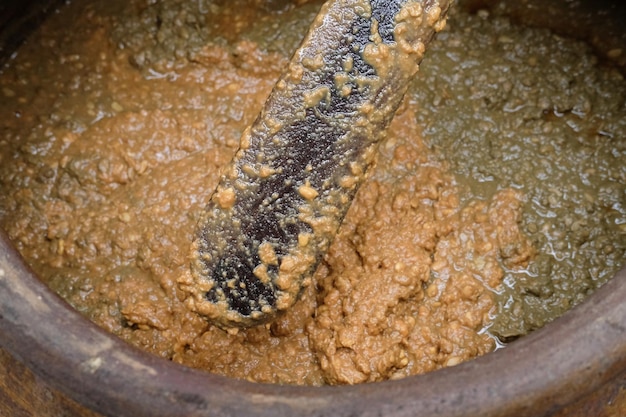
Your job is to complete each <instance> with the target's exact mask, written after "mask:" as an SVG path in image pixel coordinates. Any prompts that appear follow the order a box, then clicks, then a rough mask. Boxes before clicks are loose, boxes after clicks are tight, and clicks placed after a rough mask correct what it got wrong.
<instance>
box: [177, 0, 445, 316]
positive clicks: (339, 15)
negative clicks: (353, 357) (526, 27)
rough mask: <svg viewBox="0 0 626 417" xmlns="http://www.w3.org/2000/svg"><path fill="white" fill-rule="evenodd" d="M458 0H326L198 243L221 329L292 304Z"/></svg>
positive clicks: (200, 306)
mask: <svg viewBox="0 0 626 417" xmlns="http://www.w3.org/2000/svg"><path fill="white" fill-rule="evenodd" d="M450 2H451V0H369V1H368V0H330V1H328V2H327V3H326V4H325V5H324V6H323V7H322V9H321V11H320V13H319V15H318V16H317V17H316V19H315V20H314V22H313V23H312V25H311V28H310V29H309V33H308V34H307V35H306V37H305V39H304V41H303V43H302V45H301V46H300V47H299V49H298V50H297V51H296V52H295V54H294V56H293V58H292V60H291V62H290V64H289V66H288V68H287V70H286V72H285V73H284V74H283V76H282V77H281V78H280V80H279V81H278V82H277V84H276V86H275V87H274V90H273V91H272V93H271V95H270V96H269V98H268V100H267V102H266V103H265V106H264V108H263V110H262V111H261V114H260V115H259V116H258V118H257V119H256V121H255V122H254V123H253V124H252V126H250V127H249V128H248V129H247V130H246V131H245V132H244V134H243V136H242V138H241V144H240V149H239V150H238V152H237V153H236V155H235V157H234V159H233V161H232V162H231V164H230V165H229V166H228V167H227V169H226V171H225V173H224V175H223V177H222V178H221V180H220V183H219V185H218V187H217V189H216V191H215V192H214V194H213V195H212V197H211V201H210V203H209V205H208V206H207V207H206V210H205V211H204V213H203V215H202V217H201V220H200V222H199V226H198V231H197V234H196V239H195V241H194V242H193V245H192V259H193V260H192V277H193V282H191V283H190V284H189V285H187V286H185V289H186V290H187V291H189V292H190V294H191V296H190V298H189V299H188V304H189V305H190V307H191V308H192V309H193V310H195V311H197V312H198V313H200V314H202V315H204V316H206V317H207V318H208V319H209V320H211V321H213V322H215V323H216V324H218V325H220V326H222V327H246V326H254V325H257V324H261V323H265V322H267V321H269V320H271V319H272V318H274V317H275V316H276V315H277V314H278V313H279V312H280V311H283V310H286V309H288V308H289V307H290V306H292V305H293V304H294V303H295V302H296V300H297V299H298V296H299V295H300V293H301V292H302V289H303V288H304V287H305V286H307V285H309V283H310V282H311V278H310V277H311V275H312V274H313V272H314V271H315V268H316V266H317V265H318V263H319V261H320V260H321V258H322V256H323V255H324V254H325V253H326V251H327V250H328V247H329V245H330V243H331V242H332V240H333V238H334V236H335V233H336V232H337V229H338V227H339V225H340V223H341V221H342V220H343V218H344V216H345V214H346V211H347V210H348V207H349V206H350V203H351V202H352V199H353V197H354V195H355V193H356V191H357V189H358V187H359V185H360V184H361V183H362V182H363V179H364V177H365V175H366V172H367V170H368V167H369V166H370V164H371V162H372V160H373V158H374V155H375V153H376V149H377V144H378V142H379V141H380V139H381V138H382V137H384V135H385V131H386V129H387V127H388V126H389V123H390V122H391V120H392V118H393V116H394V113H395V111H396V110H397V108H398V106H399V104H400V101H401V99H402V97H403V96H404V93H405V92H406V90H407V88H408V85H409V82H410V80H411V79H412V78H413V76H414V75H415V74H416V72H417V70H418V65H419V63H420V62H421V60H422V58H423V55H424V52H425V50H426V46H427V45H428V43H429V42H430V41H431V39H432V38H433V36H434V34H435V33H436V32H438V31H440V30H441V29H443V27H444V26H445V21H446V15H447V11H448V9H449V6H450Z"/></svg>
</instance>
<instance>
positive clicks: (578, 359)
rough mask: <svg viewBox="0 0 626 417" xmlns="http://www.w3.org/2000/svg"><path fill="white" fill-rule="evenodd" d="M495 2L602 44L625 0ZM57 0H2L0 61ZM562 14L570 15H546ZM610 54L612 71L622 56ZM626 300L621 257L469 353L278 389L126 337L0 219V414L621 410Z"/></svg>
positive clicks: (611, 35) (622, 38) (621, 42)
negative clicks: (582, 296)
mask: <svg viewBox="0 0 626 417" xmlns="http://www.w3.org/2000/svg"><path fill="white" fill-rule="evenodd" d="M502 1H505V2H507V3H510V6H511V8H510V9H511V10H512V18H513V19H514V20H517V21H519V22H522V23H523V22H528V21H532V22H534V23H535V24H537V25H540V26H548V27H551V28H552V29H553V30H555V31H556V32H557V33H561V34H563V35H569V36H576V37H582V38H585V39H588V40H590V42H591V43H592V44H593V45H594V47H595V48H596V49H597V51H598V54H599V55H600V56H604V55H606V54H607V52H608V51H610V50H613V49H615V48H618V47H624V46H625V45H626V32H624V29H623V28H622V27H621V26H620V25H621V24H622V23H623V22H624V21H626V4H620V2H617V1H611V0H605V1H595V2H594V1H586V2H585V1H583V2H580V3H576V2H575V6H576V7H573V8H572V7H569V6H568V4H566V3H571V2H565V1H563V0H544V1H543V2H539V1H536V2H534V3H532V2H519V1H517V0H516V1H513V0H502ZM59 3H60V2H59V1H56V0H44V1H34V0H26V1H24V2H22V3H20V4H15V2H4V3H3V2H0V65H2V64H3V62H5V61H6V58H7V57H8V56H9V55H10V53H11V52H12V50H14V49H15V48H16V47H17V46H18V45H19V43H20V41H21V40H22V39H23V38H24V36H26V35H27V34H28V33H29V32H30V31H31V30H34V29H35V28H36V27H37V26H38V24H39V23H40V22H41V21H42V18H43V16H45V14H46V12H48V11H50V10H53V9H54V7H56V5H57V4H59ZM463 3H465V4H464V5H465V6H466V7H471V8H474V9H479V8H489V7H492V6H493V5H494V4H495V3H497V1H494V0H465V1H464V2H463ZM537 5H541V8H540V7H539V6H537ZM607 11H608V15H609V16H612V17H613V18H612V19H610V20H609V21H608V22H606V24H603V25H602V27H598V25H595V24H594V20H593V16H594V15H598V16H599V15H601V14H602V13H605V15H606V14H607V13H606V12H607ZM560 13H570V14H572V19H570V21H576V22H577V24H576V25H575V26H576V27H575V28H572V27H571V26H559V25H558V24H556V23H554V22H561V21H563V20H564V19H555V18H553V17H554V16H556V15H558V14H560ZM576 16H587V17H581V18H580V19H576V18H575V17H576ZM3 59H4V61H3ZM614 63H615V64H617V65H618V66H619V67H620V68H621V69H622V71H623V72H624V68H626V54H623V56H622V57H620V58H618V60H617V61H616V62H614ZM625 299H626V269H625V270H622V271H621V272H620V273H619V274H618V275H617V276H616V277H615V278H614V279H613V280H612V281H610V282H609V283H608V284H606V285H605V286H604V287H603V288H601V289H600V290H599V291H598V292H597V293H596V294H594V295H593V296H591V297H590V299H589V300H587V301H586V302H585V303H583V304H582V305H580V306H578V307H577V308H575V309H573V310H572V311H570V312H568V313H567V314H565V315H564V316H563V317H562V318H560V319H558V320H556V321H555V322H554V323H551V324H550V325H548V326H546V327H545V328H544V329H541V330H538V331H536V332H535V333H533V334H531V335H530V336H527V337H525V338H523V339H521V340H519V341H517V342H514V343H512V344H511V345H510V346H509V347H507V348H506V349H503V350H500V351H497V352H495V353H492V354H489V355H486V356H484V357H481V358H478V359H476V360H474V361H471V362H467V363H464V364H461V365H459V366H456V367H453V368H448V369H444V370H441V371H436V372H432V373H430V374H426V375H421V376H416V377H411V378H406V379H404V380H401V381H390V382H385V383H375V384H367V385H359V386H354V387H318V388H313V387H281V386H274V385H265V384H254V383H248V382H244V381H236V380H232V379H228V378H225V377H221V376H216V375H210V374H206V373H203V372H200V371H196V370H192V369H189V368H185V367H183V366H180V365H177V364H173V363H170V362H167V361H163V360H162V359H159V358H156V357H153V356H151V355H148V354H146V353H144V352H141V351H139V350H137V349H135V348H134V347H132V346H129V345H127V344H125V343H124V342H122V341H121V340H119V339H117V338H115V337H114V336H112V335H110V334H108V333H106V332H104V331H102V330H101V329H99V328H98V327H97V326H95V325H94V324H92V323H90V322H89V321H87V320H86V319H84V318H83V317H82V316H80V315H79V314H78V313H76V312H75V311H74V310H72V309H71V307H69V306H68V305H67V304H66V303H65V302H64V301H63V300H61V299H60V298H59V297H58V296H56V295H55V294H53V293H52V292H51V291H49V290H48V289H47V287H45V286H44V285H43V284H41V282H40V281H39V280H38V279H37V278H36V277H35V276H34V275H33V274H32V272H31V271H30V270H29V268H28V267H27V266H25V265H24V263H23V261H22V259H21V258H20V256H19V255H18V254H17V252H16V251H15V250H14V249H13V247H12V245H11V244H10V242H9V241H8V240H7V238H6V236H5V235H4V234H3V233H2V232H1V231H0V416H32V415H36V416H41V417H48V416H50V417H52V416H54V417H58V416H64V417H74V416H81V417H92V416H111V417H113V416H115V417H118V416H120V417H121V416H133V417H140V416H243V415H246V416H247V415H258V416H281V415H282V416H288V415H300V416H307V415H309V416H330V415H333V416H357V415H362V416H379V415H384V416H450V417H452V416H463V417H472V416H485V417H489V416H502V417H504V416H515V417H523V416H532V417H541V416H546V417H548V416H551V417H579V416H580V417H583V416H585V417H588V416H598V417H624V416H626V303H623V302H622V300H625Z"/></svg>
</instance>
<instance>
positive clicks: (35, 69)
mask: <svg viewBox="0 0 626 417" xmlns="http://www.w3.org/2000/svg"><path fill="white" fill-rule="evenodd" d="M319 6H320V3H319V2H303V1H300V2H288V1H279V0H274V1H253V0H249V1H236V2H225V1H213V2H209V1H204V2H203V1H200V2H189V3H185V2H182V1H169V2H158V3H151V2H142V1H133V2H122V1H113V2H106V3H104V2H76V3H72V4H71V5H69V6H68V7H67V8H65V9H64V10H63V11H62V12H61V13H60V14H57V15H54V16H53V17H52V18H51V19H50V20H49V21H48V22H47V24H46V25H45V26H44V27H43V28H42V29H41V30H40V31H39V32H38V33H37V34H36V35H35V36H34V37H33V38H32V39H31V40H30V42H29V43H27V44H26V45H25V46H24V47H23V48H22V49H21V50H20V52H19V53H18V55H17V57H16V58H15V59H14V60H13V61H12V62H11V65H10V67H9V68H8V69H5V70H4V71H3V74H2V75H1V77H0V94H1V96H2V100H0V226H1V227H2V228H3V229H4V230H6V231H7V232H8V234H9V236H10V238H11V239H12V240H13V242H14V243H15V245H16V246H17V248H18V249H19V250H20V252H21V253H22V254H23V256H24V257H25V258H26V259H27V261H28V262H29V263H30V264H31V265H32V267H33V268H34V269H35V271H36V272H37V273H38V274H39V275H40V276H41V277H42V280H44V281H45V282H46V283H47V284H48V285H50V287H51V288H52V289H54V290H55V291H56V292H58V293H59V294H60V295H61V296H63V297H64V298H65V299H66V300H68V302H69V303H71V304H72V305H73V306H74V307H75V308H76V309H77V310H79V311H80V312H81V313H83V314H85V315H86V316H87V317H89V318H90V319H92V320H93V321H94V322H96V323H97V324H98V325H100V326H102V327H103V328H105V329H107V330H109V331H111V332H113V333H115V334H117V335H118V336H120V337H121V338H123V339H124V340H127V341H128V342H129V343H131V344H134V345H136V346H138V347H140V348H143V349H145V350H147V351H149V352H152V353H154V354H156V355H159V356H161V357H163V358H166V359H170V360H174V361H176V362H180V363H183V364H186V365H189V366H193V367H198V368H202V369H205V370H207V371H210V372H216V373H220V374H225V375H230V376H233V377H236V378H247V379H250V380H254V381H263V382H276V383H293V384H325V383H331V384H341V383H358V382H366V381H376V380H381V379H388V378H398V377H402V376H405V375H410V374H415V373H421V372H426V371H430V370H434V369H438V368H441V367H445V366H452V365H455V364H458V363H460V362H461V361H463V360H467V359H470V358H473V357H475V356H477V355H481V354H484V353H487V352H489V351H491V350H493V349H494V348H495V347H496V346H497V345H498V343H497V340H498V339H496V337H495V336H496V335H497V336H499V337H500V338H501V339H502V340H505V339H509V338H514V337H517V336H519V335H523V334H525V333H527V332H528V331H531V330H532V329H534V328H536V327H538V326H540V325H542V324H543V323H545V322H547V321H550V320H552V319H553V318H555V317H556V316H558V315H559V314H561V313H562V312H563V311H565V309H567V308H569V307H571V306H572V305H574V304H576V303H578V302H580V301H581V300H582V299H583V298H584V297H585V296H586V295H587V294H589V293H590V292H592V291H593V289H595V288H597V287H598V286H599V285H601V284H602V283H603V282H605V281H606V280H607V279H609V278H610V276H611V275H612V274H613V273H614V272H615V271H616V270H617V269H618V268H619V266H620V265H621V264H623V262H624V251H625V248H626V229H625V225H626V210H625V207H626V186H625V184H626V168H625V166H624V164H623V162H621V161H623V160H624V159H625V158H626V154H625V153H626V141H625V139H624V138H625V137H626V133H625V132H626V126H625V123H626V118H624V117H623V116H624V113H625V109H624V102H625V97H626V88H625V87H624V79H623V77H622V76H621V75H620V73H619V72H617V71H615V70H613V69H610V68H608V67H603V66H601V65H599V63H598V60H597V59H596V58H595V57H594V56H593V54H592V53H591V50H590V49H589V48H588V47H586V45H585V44H583V43H581V42H578V41H573V40H570V39H566V38H562V37H556V36H554V35H553V34H551V33H550V32H548V31H546V30H536V29H527V28H521V27H517V26H514V25H511V24H510V22H509V21H508V20H507V19H505V18H502V17H498V16H493V15H490V14H489V13H487V12H486V11H481V12H479V13H477V14H472V15H468V14H465V13H463V12H461V11H457V12H456V14H455V15H454V16H453V17H452V20H451V21H450V25H449V26H450V27H449V29H446V31H444V32H442V33H441V34H440V36H439V38H438V39H437V41H436V42H435V43H434V44H433V45H432V48H431V50H432V53H430V52H429V55H427V57H426V60H425V61H424V63H423V65H422V67H421V70H420V74H421V78H419V80H418V81H416V83H415V85H414V87H413V90H412V92H410V93H409V94H410V97H408V99H407V100H405V103H404V104H403V106H402V107H401V109H400V111H399V113H398V115H397V117H396V119H395V120H394V122H393V123H392V126H391V130H390V132H389V135H388V138H387V139H386V140H385V141H384V142H383V143H382V145H381V147H380V151H379V155H378V157H377V161H376V165H375V167H374V169H373V170H372V171H371V172H370V175H369V178H368V179H367V180H366V182H365V184H364V185H363V187H362V188H361V189H360V191H359V192H358V193H357V196H356V198H355V202H354V204H353V205H352V207H351V208H350V210H349V212H348V215H347V217H346V219H345V221H344V224H343V225H342V227H341V228H340V232H339V235H338V236H337V238H336V239H335V241H334V242H333V244H332V245H331V248H330V251H329V253H328V255H327V256H326V257H325V259H324V261H323V262H322V264H321V266H320V267H319V268H318V270H317V273H316V274H315V276H314V279H313V283H312V285H310V286H309V287H308V289H307V291H306V292H305V294H303V297H302V299H301V300H300V301H299V302H298V303H296V304H295V305H294V306H293V307H292V308H291V309H290V310H289V311H288V312H287V313H286V314H284V315H282V316H280V317H279V318H278V319H277V320H276V321H274V322H272V323H271V324H269V325H267V326H260V327H255V328H252V329H247V330H239V331H236V332H235V331H232V332H230V333H229V332H226V331H224V330H222V329H220V328H217V327H214V326H212V325H210V324H208V323H207V322H206V321H205V320H204V319H202V318H200V317H199V316H197V315H196V314H195V313H194V312H192V311H190V310H189V309H188V308H187V307H186V306H185V305H184V302H183V301H184V299H185V298H186V296H187V294H186V293H185V292H184V291H183V290H182V289H181V287H180V286H179V285H180V284H179V283H184V282H188V281H189V274H190V271H189V246H190V243H191V241H192V239H193V232H194V230H195V226H196V224H197V221H198V218H199V216H200V213H201V210H202V208H203V207H204V206H205V205H206V204H207V202H208V200H209V198H210V195H211V192H212V191H213V189H214V188H215V186H216V185H217V181H218V177H219V174H220V167H223V166H225V165H226V164H227V163H228V162H229V161H230V159H231V157H232V155H233V153H234V152H235V150H236V149H237V147H238V145H239V138H240V136H241V134H242V132H243V130H244V129H245V128H246V127H247V126H248V125H249V124H250V123H251V122H252V121H253V120H254V118H255V117H256V116H257V114H258V112H259V110H260V109H261V106H262V105H263V103H264V100H265V98H266V97H267V95H268V94H269V92H270V90H271V88H272V87H273V85H274V83H275V81H276V80H277V79H278V77H279V76H280V74H281V72H282V70H283V68H284V66H285V65H286V63H287V62H288V60H289V57H290V56H289V55H290V53H291V52H292V51H293V50H294V49H295V48H296V46H297V44H298V42H299V40H300V39H301V37H302V35H303V34H304V32H305V30H306V28H307V26H308V24H309V22H310V21H311V19H312V18H313V16H314V15H315V13H316V11H317V9H318V8H319ZM70 22H71V23H70ZM70 24H71V26H72V30H71V31H68V30H66V29H67V27H68V26H70ZM444 155H445V158H444ZM581 167H582V168H581ZM598 255H601V257H600V256H598Z"/></svg>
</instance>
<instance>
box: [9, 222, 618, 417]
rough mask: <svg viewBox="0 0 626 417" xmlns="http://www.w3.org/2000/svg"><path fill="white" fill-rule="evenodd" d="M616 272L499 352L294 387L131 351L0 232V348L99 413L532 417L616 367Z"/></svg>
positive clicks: (571, 397) (600, 382)
mask: <svg viewBox="0 0 626 417" xmlns="http://www.w3.org/2000/svg"><path fill="white" fill-rule="evenodd" d="M624 299H626V268H625V269H622V270H621V271H620V272H619V273H618V274H617V275H616V277H615V278H613V279H612V280H611V281H609V282H608V283H607V284H605V285H604V286H603V287H602V288H600V289H599V290H598V291H597V292H596V293H595V294H593V295H592V296H590V297H589V299H588V300H586V301H585V302H583V303H582V304H581V305H579V306H578V307H576V308H574V309H572V310H570V311H569V312H567V313H566V314H565V315H564V316H563V317H561V318H559V319H557V320H555V321H554V322H553V323H551V324H549V325H547V326H546V327H544V328H543V329H540V330H537V331H535V332H534V333H532V334H531V335H529V336H526V337H524V338H522V339H520V340H518V341H516V342H513V343H512V344H511V345H510V346H508V347H506V348H505V349H501V350H498V351H496V352H493V353H490V354H488V355H485V356H483V357H480V358H477V359H475V360H472V361H469V362H465V363H462V364H460V365H457V366H455V367H451V368H446V369H443V370H439V371H434V372H431V373H428V374H425V375H419V376H414V377H409V378H405V379H402V380H398V381H386V382H381V383H371V384H362V385H355V386H339V387H301V386H279V385H271V384H258V383H252V382H247V381H241V380H234V379H230V378H226V377H223V376H219V375H213V374H208V373H205V372H202V371H198V370H194V369H191V368H187V367H185V366H182V365H179V364H175V363H172V362H170V361H167V360H164V359H161V358H157V357H155V356H153V355H150V354H147V353H145V352H142V351H140V350H139V349H137V348H134V347H133V346H130V345H129V344H127V343H125V342H123V341H122V340H121V339H118V338H117V337H116V336H113V335H112V334H109V333H107V332H105V331H103V330H102V329H100V328H99V327H97V326H96V325H95V324H93V323H91V322H90V321H88V320H87V319H86V318H84V317H83V316H82V315H80V314H79V313H78V312H76V311H75V310H73V309H72V308H71V307H70V306H69V305H68V304H67V303H66V302H65V301H63V300H62V299H61V298H60V297H58V296H57V295H56V294H54V293H53V292H52V291H50V290H49V289H48V288H47V287H46V286H45V285H44V284H42V283H41V282H40V281H39V280H38V279H37V278H36V276H35V275H34V274H33V273H32V271H31V270H30V269H29V268H28V267H27V266H26V265H25V264H24V262H23V260H22V258H21V257H20V256H19V255H18V253H17V252H16V251H15V249H14V248H13V247H12V245H11V244H10V242H9V241H8V239H7V238H6V235H5V234H4V233H2V232H1V231H0V346H2V347H3V348H5V349H7V350H8V351H9V352H10V353H12V354H13V355H14V356H16V357H17V358H19V359H20V360H21V361H23V362H24V363H25V364H26V365H27V366H28V367H29V368H30V369H31V370H33V371H34V372H35V374H37V375H39V376H40V377H41V378H43V379H44V380H45V381H48V382H49V383H51V384H52V386H55V387H58V389H59V390H60V391H62V392H63V393H65V394H66V395H67V396H69V397H70V398H72V399H74V400H75V401H77V402H78V403H79V404H81V405H85V406H87V407H88V408H91V409H93V410H95V411H97V412H99V413H101V414H103V415H106V416H120V417H122V416H134V417H137V416H176V415H181V416H183V415H185V416H205V415H206V416H208V415H211V416H222V415H223V416H226V415H248V416H249V415H258V416H270V415H271V416H281V415H284V416H287V415H299V416H313V415H316V416H319V415H386V416H403V415H416V413H417V412H419V415H423V416H431V415H438V416H442V415H445V416H464V417H469V416H479V415H480V416H531V415H532V416H539V415H543V414H544V413H546V412H550V411H551V410H554V409H559V408H560V407H562V406H564V405H566V404H569V403H571V402H572V401H574V400H576V399H578V398H580V397H581V396H583V395H584V394H586V393H589V392H592V391H593V390H595V389H597V388H598V387H600V386H601V385H603V384H605V383H607V382H609V381H610V380H611V379H612V378H614V377H615V376H617V375H619V374H621V373H623V372H625V371H626V325H625V323H626V303H623V302H622V300H624Z"/></svg>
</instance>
